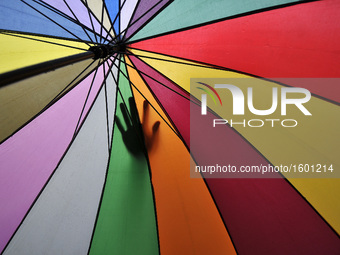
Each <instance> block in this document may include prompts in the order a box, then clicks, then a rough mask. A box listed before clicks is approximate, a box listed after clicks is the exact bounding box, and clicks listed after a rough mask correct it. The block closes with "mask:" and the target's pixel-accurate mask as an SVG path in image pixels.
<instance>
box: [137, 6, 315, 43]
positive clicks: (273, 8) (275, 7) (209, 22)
mask: <svg viewBox="0 0 340 255" xmlns="http://www.w3.org/2000/svg"><path fill="white" fill-rule="evenodd" d="M316 1H319V0H300V1H296V2H290V3H283V4H279V5H276V6H269V7H264V8H260V9H257V10H253V11H248V12H244V13H240V14H236V15H232V16H228V17H223V18H218V19H215V20H210V21H206V22H203V23H199V24H195V25H190V26H187V27H183V28H178V29H174V30H171V31H166V32H163V33H158V34H155V35H151V36H147V37H144V38H140V39H137V40H132V41H131V43H136V42H140V41H144V40H149V39H153V38H157V37H160V36H165V35H169V34H174V33H179V32H183V31H187V30H190V29H195V28H198V27H203V26H207V25H211V24H214V23H218V22H222V21H226V20H232V19H237V18H242V17H245V16H250V15H256V14H258V13H262V12H267V11H272V10H276V9H281V8H286V7H290V6H294V5H299V4H303V3H309V2H316Z"/></svg>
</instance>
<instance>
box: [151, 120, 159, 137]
mask: <svg viewBox="0 0 340 255" xmlns="http://www.w3.org/2000/svg"><path fill="white" fill-rule="evenodd" d="M160 124H161V123H160V122H159V121H156V122H155V124H153V126H152V133H153V134H155V133H156V132H157V130H158V128H159V125H160Z"/></svg>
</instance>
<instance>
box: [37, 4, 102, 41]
mask: <svg viewBox="0 0 340 255" xmlns="http://www.w3.org/2000/svg"><path fill="white" fill-rule="evenodd" d="M32 1H34V2H36V3H37V4H40V5H41V6H43V7H45V8H47V9H49V10H51V11H53V12H54V13H56V14H58V15H60V16H62V17H63V18H65V19H67V20H69V21H71V22H72V23H74V24H76V25H78V26H80V27H81V28H82V29H83V30H84V32H85V33H86V35H87V37H88V38H89V39H90V41H91V42H93V40H92V39H91V37H90V35H89V34H88V32H87V30H88V31H90V32H91V33H93V34H94V35H95V34H96V35H97V36H99V34H98V33H97V32H96V31H94V30H92V28H89V27H87V26H86V25H84V24H82V23H81V22H80V20H79V19H78V18H77V16H76V15H75V13H74V12H73V10H72V8H71V7H70V6H69V5H68V3H67V2H66V1H65V0H64V2H65V4H66V6H67V8H68V9H69V10H70V11H71V13H72V15H73V17H74V18H72V17H70V16H68V15H67V14H65V13H63V12H61V11H60V10H58V9H57V8H55V7H53V6H51V5H50V4H48V3H45V2H38V1H41V0H32Z"/></svg>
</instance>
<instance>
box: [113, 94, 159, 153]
mask: <svg viewBox="0 0 340 255" xmlns="http://www.w3.org/2000/svg"><path fill="white" fill-rule="evenodd" d="M119 106H120V111H121V113H122V115H123V118H124V122H125V126H126V129H125V128H124V127H123V125H122V122H121V120H120V118H119V117H118V116H117V115H116V123H117V127H118V129H119V131H120V132H121V134H122V138H123V142H124V144H125V146H126V148H127V149H128V151H129V152H130V153H131V154H133V155H134V156H136V157H138V156H140V155H142V154H143V150H144V148H143V145H142V144H141V141H142V140H143V139H141V138H142V137H144V141H145V146H146V149H147V150H150V149H151V147H152V146H153V144H154V141H155V137H156V133H157V131H158V128H159V125H160V122H159V121H156V122H155V123H154V124H153V126H152V128H151V131H149V128H148V127H149V125H150V123H149V122H150V120H149V104H148V102H147V101H145V100H144V102H143V117H142V128H141V127H140V124H139V119H138V112H137V108H136V105H135V101H134V100H133V98H132V97H130V98H129V106H130V112H131V114H130V116H129V113H128V109H127V107H126V106H125V105H124V103H121V104H120V105H119ZM142 130H143V131H144V135H143V132H142Z"/></svg>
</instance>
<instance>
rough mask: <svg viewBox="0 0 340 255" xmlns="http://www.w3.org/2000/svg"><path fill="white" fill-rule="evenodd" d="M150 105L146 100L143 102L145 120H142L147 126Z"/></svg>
mask: <svg viewBox="0 0 340 255" xmlns="http://www.w3.org/2000/svg"><path fill="white" fill-rule="evenodd" d="M148 114H149V103H148V101H146V100H144V102H143V120H142V123H143V124H146V121H147V119H148V117H149V115H148Z"/></svg>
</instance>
